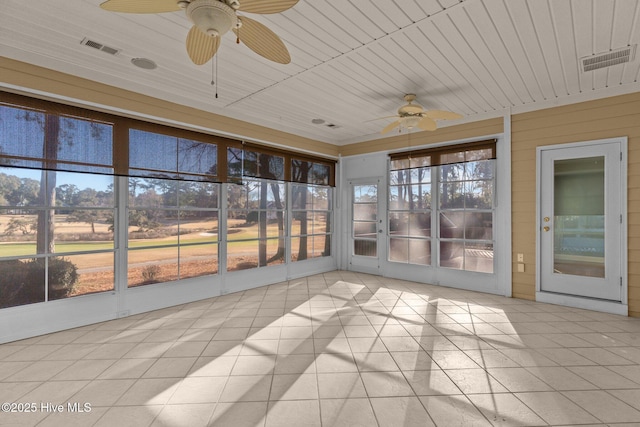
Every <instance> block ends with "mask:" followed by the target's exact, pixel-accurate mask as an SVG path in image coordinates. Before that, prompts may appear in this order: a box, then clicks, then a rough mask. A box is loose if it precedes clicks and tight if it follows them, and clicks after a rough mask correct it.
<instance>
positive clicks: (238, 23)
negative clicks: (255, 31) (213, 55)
mask: <svg viewBox="0 0 640 427" xmlns="http://www.w3.org/2000/svg"><path fill="white" fill-rule="evenodd" d="M240 27H242V23H241V22H240V17H238V21H237V22H236V44H240Z"/></svg>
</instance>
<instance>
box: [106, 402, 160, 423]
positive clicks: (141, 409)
mask: <svg viewBox="0 0 640 427" xmlns="http://www.w3.org/2000/svg"><path fill="white" fill-rule="evenodd" d="M161 410H162V406H160V405H156V406H114V407H113V408H110V409H109V410H108V411H107V412H106V413H105V414H104V415H103V416H102V418H100V420H98V422H97V423H96V424H95V427H113V426H118V427H145V426H149V425H151V423H152V422H153V420H154V418H156V417H157V416H158V414H159V413H160V411H161Z"/></svg>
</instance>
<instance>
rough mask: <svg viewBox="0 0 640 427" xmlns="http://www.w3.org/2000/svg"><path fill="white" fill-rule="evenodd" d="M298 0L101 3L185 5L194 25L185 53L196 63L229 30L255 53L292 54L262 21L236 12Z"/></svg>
mask: <svg viewBox="0 0 640 427" xmlns="http://www.w3.org/2000/svg"><path fill="white" fill-rule="evenodd" d="M297 2H298V0H107V1H105V2H104V3H101V4H100V7H101V8H103V9H105V10H108V11H110V12H123V13H164V12H176V11H179V10H181V9H184V10H185V12H186V15H187V18H189V20H190V21H191V22H193V26H192V27H191V30H189V33H188V34H187V53H188V54H189V58H191V61H193V63H194V64H196V65H202V64H204V63H206V62H207V61H209V60H210V59H211V58H212V57H213V55H215V54H216V52H217V50H218V48H219V47H220V38H221V37H222V36H223V35H224V34H225V33H227V32H228V31H229V30H232V31H233V32H234V33H235V34H236V37H237V43H240V42H243V43H244V44H245V45H247V47H248V48H249V49H251V50H253V51H254V52H255V53H257V54H258V55H260V56H262V57H264V58H266V59H268V60H270V61H274V62H278V63H280V64H288V63H289V62H291V56H290V55H289V51H288V50H287V47H286V46H285V45H284V43H283V42H282V40H280V37H278V36H277V35H276V34H275V33H274V32H273V31H271V30H270V29H269V28H267V27H266V26H265V25H263V24H261V23H260V22H258V21H255V20H253V19H251V18H247V17H246V16H242V15H238V13H237V12H248V13H259V14H269V13H280V12H284V11H285V10H287V9H290V8H291V7H293V6H294V5H295V4H296V3H297Z"/></svg>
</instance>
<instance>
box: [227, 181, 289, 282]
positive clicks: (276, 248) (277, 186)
mask: <svg viewBox="0 0 640 427" xmlns="http://www.w3.org/2000/svg"><path fill="white" fill-rule="evenodd" d="M227 206H228V210H227V271H236V270H245V269H250V268H258V267H266V266H269V265H274V264H283V263H284V262H285V246H284V245H285V235H284V231H285V228H284V218H285V217H284V215H285V207H286V199H285V184H284V183H283V182H280V181H271V180H266V179H247V180H245V181H244V182H243V184H241V185H233V184H228V186H227Z"/></svg>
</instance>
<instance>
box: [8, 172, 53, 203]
mask: <svg viewBox="0 0 640 427" xmlns="http://www.w3.org/2000/svg"><path fill="white" fill-rule="evenodd" d="M41 179H42V173H41V172H40V171H36V170H31V169H19V168H0V205H3V206H12V207H24V206H34V207H35V206H43V205H44V203H42V201H41V200H40V183H41Z"/></svg>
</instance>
